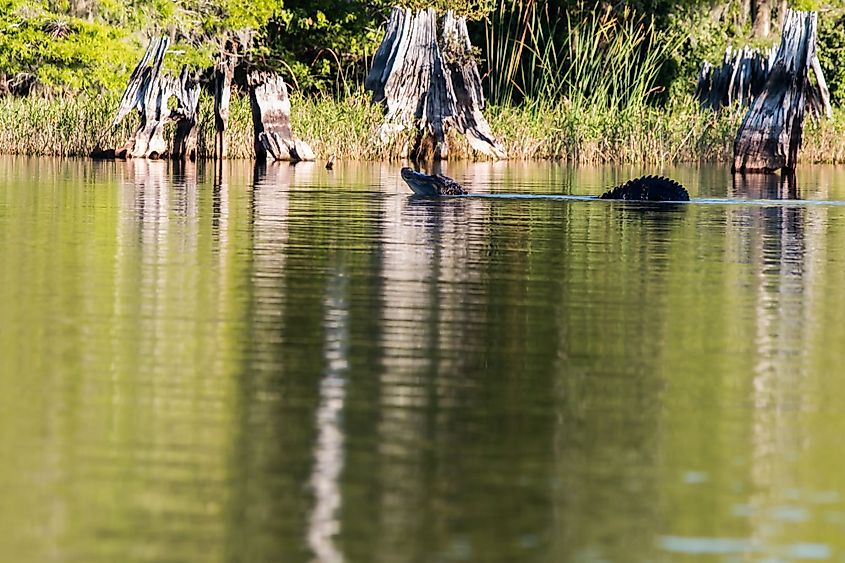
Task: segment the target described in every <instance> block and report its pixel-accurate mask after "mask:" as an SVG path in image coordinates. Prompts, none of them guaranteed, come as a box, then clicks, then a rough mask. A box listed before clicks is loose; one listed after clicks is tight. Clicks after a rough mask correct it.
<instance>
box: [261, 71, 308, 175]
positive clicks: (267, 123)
mask: <svg viewBox="0 0 845 563" xmlns="http://www.w3.org/2000/svg"><path fill="white" fill-rule="evenodd" d="M247 84H248V86H249V105H250V108H251V109H252V124H253V127H254V130H255V155H256V157H257V158H258V159H259V160H266V159H267V156H268V155H269V156H270V158H271V159H273V160H288V161H293V162H297V161H300V160H314V158H315V157H314V151H312V150H311V147H309V146H308V144H307V143H306V142H304V141H302V140H300V139H297V138H296V137H295V136H294V134H293V130H292V129H291V122H290V98H289V97H288V89H287V86H286V85H285V81H284V80H283V79H282V77H281V76H279V75H278V74H274V73H272V72H260V71H252V72H250V73H249V74H248V75H247Z"/></svg>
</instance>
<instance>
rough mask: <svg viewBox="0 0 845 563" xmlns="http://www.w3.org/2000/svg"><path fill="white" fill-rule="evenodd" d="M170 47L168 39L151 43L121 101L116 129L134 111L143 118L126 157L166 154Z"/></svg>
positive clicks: (130, 141) (129, 145) (122, 150)
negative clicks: (166, 62) (166, 60)
mask: <svg viewBox="0 0 845 563" xmlns="http://www.w3.org/2000/svg"><path fill="white" fill-rule="evenodd" d="M169 45H170V40H169V39H168V38H167V37H163V36H162V37H159V38H153V39H151V40H150V43H149V45H148V46H147V50H146V52H145V53H144V56H143V57H142V58H141V61H140V62H139V63H138V65H137V66H136V67H135V70H134V71H133V72H132V75H131V76H130V78H129V83H128V84H127V86H126V90H125V91H124V92H123V96H122V97H121V100H120V104H119V105H118V110H117V115H116V116H115V119H114V121H113V122H112V124H113V125H117V124H119V123H120V122H121V121H122V120H123V119H124V118H125V117H126V116H127V115H128V114H129V112H131V111H132V110H133V109H137V110H138V112H139V113H140V114H141V122H140V124H139V126H138V130H137V131H136V132H135V135H134V136H133V138H132V139H130V140H129V142H128V143H127V145H126V147H124V148H123V149H120V151H121V153H123V154H126V155H127V156H132V157H134V158H158V157H160V156H162V155H164V154H165V152H166V151H167V143H166V142H165V140H164V124H165V123H166V121H167V120H168V118H169V110H168V108H167V99H168V98H169V97H170V95H171V92H172V88H173V80H172V79H171V78H170V77H168V76H166V75H164V74H162V71H161V65H162V63H163V62H164V55H165V53H166V52H167V48H168V46H169ZM124 151H125V152H124Z"/></svg>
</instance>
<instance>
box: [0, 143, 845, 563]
mask: <svg viewBox="0 0 845 563" xmlns="http://www.w3.org/2000/svg"><path fill="white" fill-rule="evenodd" d="M398 172H399V166H398V165H396V166H389V165H383V164H370V165H366V164H361V165H351V164H350V165H338V166H337V167H336V169H335V170H334V171H332V172H327V171H325V170H324V169H323V168H322V167H320V166H318V165H305V164H300V165H298V166H296V167H295V168H293V167H289V166H287V165H283V166H270V167H267V168H266V169H260V168H259V169H254V168H253V166H252V164H251V163H242V162H232V163H227V164H225V166H224V167H223V169H222V171H221V172H220V173H218V174H216V175H215V173H214V169H213V167H212V166H211V165H209V166H208V167H203V166H199V167H196V166H193V165H189V166H186V167H184V168H181V169H180V168H178V167H175V166H173V165H172V164H168V163H164V162H141V161H139V162H129V163H91V162H84V161H55V160H27V159H5V160H2V162H0V459H1V460H2V463H0V560H3V561H15V562H18V563H27V562H43V561H53V560H57V561H81V562H86V563H88V562H91V563H97V562H113V561H126V562H129V561H186V562H194V561H196V562H214V561H244V562H262V561H286V562H287V561H325V562H335V561H341V560H345V561H362V562H370V561H383V562H402V561H485V562H487V561H675V560H685V561H686V560H695V561H734V560H737V559H742V560H755V561H756V560H778V561H791V560H796V561H798V560H842V558H843V557H845V478H843V475H845V448H843V440H844V439H845V438H843V436H845V348H844V347H843V344H845V207H843V206H842V205H839V203H841V202H842V201H843V200H845V170H842V169H835V168H812V169H806V170H801V171H799V174H798V177H797V182H796V183H795V184H794V185H789V183H788V182H781V181H780V180H779V179H778V178H770V179H768V180H760V179H747V180H745V181H742V180H741V179H738V180H737V181H735V182H734V181H732V179H731V177H730V175H729V174H727V172H726V171H725V170H723V169H721V168H679V169H669V170H663V172H668V173H670V174H671V175H672V176H673V177H675V178H676V179H678V180H680V181H681V182H682V183H684V184H685V185H687V187H688V188H689V189H690V192H691V194H692V196H693V198H694V199H695V200H697V201H694V202H693V203H691V204H687V205H650V206H638V205H637V204H631V203H620V202H604V201H589V200H583V199H580V198H570V197H546V198H526V197H523V198H516V197H511V196H510V195H508V196H504V197H486V194H491V195H497V194H498V195H499V196H501V194H515V195H520V194H522V195H526V194H540V195H546V196H583V195H589V194H597V193H600V192H601V191H602V190H603V189H605V188H607V187H609V186H610V185H612V184H614V183H616V182H619V181H622V180H625V179H627V178H629V177H631V176H633V175H636V174H638V173H641V172H643V170H635V169H627V168H626V169H618V168H599V169H575V170H573V169H569V168H566V167H564V166H559V165H552V164H536V163H535V164H526V165H520V164H498V165H493V164H477V165H457V164H452V165H451V167H450V168H449V169H447V170H445V172H446V173H448V174H450V175H452V176H455V177H456V178H457V179H459V180H461V181H463V182H465V183H466V184H467V185H470V186H471V187H472V189H473V190H474V192H475V193H478V194H482V195H485V197H473V198H453V199H448V200H442V201H433V200H414V199H411V198H409V197H408V194H409V192H408V190H407V188H406V186H404V184H403V183H402V182H401V181H400V180H399V176H398ZM780 198H801V199H802V202H800V203H795V202H792V201H776V200H778V199H780ZM808 203H811V204H808Z"/></svg>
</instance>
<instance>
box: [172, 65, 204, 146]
mask: <svg viewBox="0 0 845 563" xmlns="http://www.w3.org/2000/svg"><path fill="white" fill-rule="evenodd" d="M173 96H174V97H175V98H176V101H177V107H176V109H174V110H173V111H171V112H170V118H171V119H173V120H175V121H176V133H175V134H174V135H173V150H172V151H171V156H172V158H175V159H180V160H185V159H190V160H196V158H197V134H198V129H199V128H198V127H197V122H198V117H199V116H198V113H199V111H198V110H199V102H200V83H199V81H198V80H197V79H196V77H195V76H192V75H191V74H190V73H189V72H188V69H187V68H186V67H183V68H182V73H181V74H180V75H179V78H178V79H177V80H176V81H175V82H174V85H173Z"/></svg>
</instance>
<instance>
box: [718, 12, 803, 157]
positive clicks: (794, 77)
mask: <svg viewBox="0 0 845 563" xmlns="http://www.w3.org/2000/svg"><path fill="white" fill-rule="evenodd" d="M816 25H817V16H816V13H815V12H798V11H793V10H790V11H789V12H788V13H787V15H786V21H785V22H784V26H783V34H782V37H781V42H780V46H779V47H778V52H777V56H776V58H775V62H774V64H773V65H772V69H771V72H770V73H769V78H768V80H767V81H766V86H765V88H764V90H763V92H761V93H760V95H759V96H757V98H756V99H755V100H754V103H753V104H752V105H751V107H750V108H749V110H748V113H746V115H745V118H744V119H743V120H742V125H741V126H740V128H739V131H738V133H737V136H736V140H735V141H734V162H733V170H734V171H738V172H773V171H775V170H778V169H781V168H782V169H784V170H787V171H792V170H794V169H795V165H796V163H797V161H798V148H799V147H800V146H801V137H802V135H803V130H804V110H805V107H806V96H807V90H808V85H809V80H808V70H809V68H810V65H811V64H812V61H813V57H814V56H815V44H816Z"/></svg>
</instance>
